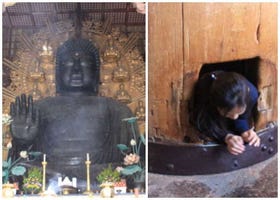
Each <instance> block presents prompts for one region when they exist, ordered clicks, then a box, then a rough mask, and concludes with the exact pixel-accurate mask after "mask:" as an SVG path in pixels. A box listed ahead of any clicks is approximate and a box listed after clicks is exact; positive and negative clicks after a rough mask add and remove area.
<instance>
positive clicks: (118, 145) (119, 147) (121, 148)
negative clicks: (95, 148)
mask: <svg viewBox="0 0 280 200" xmlns="http://www.w3.org/2000/svg"><path fill="white" fill-rule="evenodd" d="M117 147H118V149H119V150H121V151H126V150H128V147H127V146H126V145H125V144H117Z"/></svg>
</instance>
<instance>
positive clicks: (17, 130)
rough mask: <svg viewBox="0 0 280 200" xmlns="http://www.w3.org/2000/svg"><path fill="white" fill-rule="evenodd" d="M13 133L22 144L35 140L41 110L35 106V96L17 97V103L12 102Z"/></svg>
mask: <svg viewBox="0 0 280 200" xmlns="http://www.w3.org/2000/svg"><path fill="white" fill-rule="evenodd" d="M10 112H11V116H12V119H13V121H12V123H11V133H12V136H13V138H14V139H15V140H16V141H17V142H18V143H21V144H29V143H30V142H32V141H33V140H34V138H35V137H36V136H37V134H38V130H39V117H40V116H39V110H38V109H35V108H34V107H33V98H32V96H28V101H27V102H26V95H25V94H22V95H21V97H19V96H18V97H16V101H15V103H11V109H10Z"/></svg>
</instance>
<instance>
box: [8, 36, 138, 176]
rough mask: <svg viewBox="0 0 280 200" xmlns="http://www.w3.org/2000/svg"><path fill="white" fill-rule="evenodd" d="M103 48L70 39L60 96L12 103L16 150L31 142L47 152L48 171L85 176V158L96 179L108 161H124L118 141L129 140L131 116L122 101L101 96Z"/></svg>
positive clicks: (60, 61)
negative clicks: (99, 91) (126, 122)
mask: <svg viewBox="0 0 280 200" xmlns="http://www.w3.org/2000/svg"><path fill="white" fill-rule="evenodd" d="M99 72H100V61H99V54H98V50H97V49H96V48H95V47H94V46H93V45H92V43H91V42H90V41H88V40H84V39H70V40H68V41H66V42H65V43H64V44H63V45H62V46H60V47H59V48H58V50H57V54H56V90H57V95H56V96H55V97H47V98H44V99H42V100H38V101H35V102H34V103H33V100H32V97H31V96H29V97H28V99H27V98H26V96H25V95H22V96H21V97H17V98H16V101H15V103H12V104H11V115H12V118H13V122H12V124H11V132H12V136H13V143H14V145H13V146H14V147H16V149H15V151H16V152H19V151H20V150H26V149H27V148H28V147H29V146H30V145H33V146H32V148H33V149H34V150H37V151H41V152H42V153H44V154H46V155H47V161H48V165H47V170H48V172H49V174H51V173H50V172H56V173H60V174H62V175H66V176H70V177H78V180H79V179H80V180H81V179H84V180H86V167H85V159H86V153H89V154H90V156H91V161H92V167H91V168H92V170H91V172H92V173H91V177H92V180H94V179H95V177H96V175H97V173H98V171H100V170H101V169H102V168H103V167H104V166H107V164H108V163H117V162H118V163H120V162H121V161H122V157H121V154H120V152H119V151H118V149H117V147H116V145H117V144H128V143H129V141H130V138H131V134H130V127H129V126H127V125H126V124H125V123H124V122H122V119H124V118H128V117H132V116H133V115H132V112H131V110H130V109H129V108H128V107H127V106H126V105H125V104H123V103H120V102H118V101H116V100H114V99H112V98H107V97H100V96H97V94H98V86H99V82H100V80H99V76H100V75H99Z"/></svg>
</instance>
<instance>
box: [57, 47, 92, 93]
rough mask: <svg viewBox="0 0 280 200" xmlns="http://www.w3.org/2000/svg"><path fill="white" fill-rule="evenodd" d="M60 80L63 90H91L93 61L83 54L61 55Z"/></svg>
mask: <svg viewBox="0 0 280 200" xmlns="http://www.w3.org/2000/svg"><path fill="white" fill-rule="evenodd" d="M60 69H61V70H60V79H61V85H62V88H63V89H64V90H81V91H83V90H91V89H92V88H93V82H94V81H95V80H94V77H95V76H94V73H96V72H95V70H94V60H93V59H92V57H90V56H89V55H86V54H85V53H83V52H78V51H76V52H71V53H68V54H67V55H63V58H62V62H61V65H60Z"/></svg>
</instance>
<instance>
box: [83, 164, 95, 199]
mask: <svg viewBox="0 0 280 200" xmlns="http://www.w3.org/2000/svg"><path fill="white" fill-rule="evenodd" d="M85 164H86V168H87V189H86V191H85V192H84V194H87V195H93V191H92V190H91V189H90V164H91V161H89V160H87V161H86V162H85Z"/></svg>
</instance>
